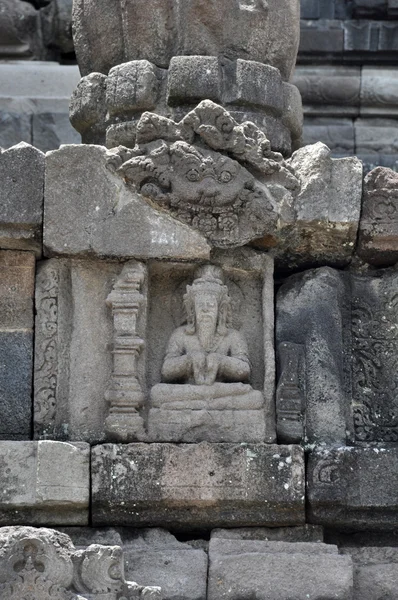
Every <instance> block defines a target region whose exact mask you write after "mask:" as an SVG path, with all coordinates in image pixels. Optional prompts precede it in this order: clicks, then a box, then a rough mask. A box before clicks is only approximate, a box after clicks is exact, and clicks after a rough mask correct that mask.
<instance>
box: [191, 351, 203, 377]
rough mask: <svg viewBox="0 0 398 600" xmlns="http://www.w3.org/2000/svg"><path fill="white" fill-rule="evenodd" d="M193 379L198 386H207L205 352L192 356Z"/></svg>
mask: <svg viewBox="0 0 398 600" xmlns="http://www.w3.org/2000/svg"><path fill="white" fill-rule="evenodd" d="M189 357H190V360H191V364H192V372H193V378H194V381H195V383H196V385H205V384H206V354H205V353H204V352H192V353H191V354H190V355H189Z"/></svg>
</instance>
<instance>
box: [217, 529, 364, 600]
mask: <svg viewBox="0 0 398 600" xmlns="http://www.w3.org/2000/svg"><path fill="white" fill-rule="evenodd" d="M209 561H210V567H209V592H208V598H209V599H210V600H216V599H218V598H231V599H236V600H237V599H239V598H242V597H246V598H247V597H256V598H259V599H264V600H266V599H268V598H274V599H277V600H279V599H280V600H288V599H289V598H291V597H292V596H291V594H292V590H294V597H295V598H297V599H300V600H301V599H302V600H305V599H308V597H310V598H316V599H318V600H321V599H323V598H341V599H344V600H350V599H351V598H352V585H353V569H352V561H351V559H350V557H348V556H339V554H338V550H337V547H336V546H329V545H326V544H322V543H321V544H320V543H316V544H314V543H308V542H307V543H295V544H294V543H287V542H265V541H259V540H255V541H254V540H250V541H249V540H235V539H234V540H227V539H217V538H212V539H211V540H210V546H209Z"/></svg>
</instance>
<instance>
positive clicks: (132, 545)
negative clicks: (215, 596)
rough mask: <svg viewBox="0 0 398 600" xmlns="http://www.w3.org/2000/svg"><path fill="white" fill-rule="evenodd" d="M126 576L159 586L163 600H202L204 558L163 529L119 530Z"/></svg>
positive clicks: (203, 591)
mask: <svg viewBox="0 0 398 600" xmlns="http://www.w3.org/2000/svg"><path fill="white" fill-rule="evenodd" d="M120 531H121V534H122V539H123V550H124V557H125V569H126V577H127V579H130V580H132V581H139V582H140V583H141V585H144V586H152V585H155V582H156V585H158V586H160V587H161V589H162V598H163V600H206V591H207V567H208V557H207V554H206V552H205V551H204V550H203V549H202V548H195V547H193V546H191V545H190V543H189V542H188V543H182V542H179V541H177V540H176V538H175V537H174V536H173V535H171V534H170V533H168V532H167V531H165V530H163V529H153V528H152V529H141V530H135V531H134V530H131V529H127V530H125V529H121V530H120Z"/></svg>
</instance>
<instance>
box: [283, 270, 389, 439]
mask: <svg viewBox="0 0 398 600" xmlns="http://www.w3.org/2000/svg"><path fill="white" fill-rule="evenodd" d="M396 286H397V273H396V271H395V270H394V269H392V270H385V271H382V272H380V271H378V272H375V273H373V272H370V273H368V274H354V273H345V272H341V271H336V270H333V269H330V268H322V269H317V270H311V271H307V272H305V273H303V274H299V275H294V276H292V277H291V278H289V279H288V280H287V281H286V282H285V283H284V284H283V285H282V286H281V288H280V289H279V292H278V297H277V318H276V323H277V331H276V342H277V344H278V345H279V346H281V345H283V344H295V345H297V347H299V348H300V349H301V352H302V355H303V362H301V363H300V362H296V363H295V368H296V373H295V375H294V370H293V369H291V377H292V378H293V377H295V381H294V383H295V387H293V389H291V388H290V389H289V388H288V389H287V391H286V390H283V389H280V386H281V384H283V383H284V382H285V381H286V380H285V379H284V378H283V375H284V372H283V371H282V373H281V371H279V383H278V387H277V403H278V405H277V414H278V411H279V402H280V400H281V399H284V398H286V399H287V400H290V401H291V402H292V398H293V399H294V397H297V396H299V394H302V395H303V396H304V404H305V419H304V420H305V440H306V441H308V442H309V444H318V445H319V444H329V445H335V444H340V445H345V444H346V443H348V444H363V443H373V444H374V443H376V444H381V445H386V446H387V447H388V446H390V445H393V444H395V443H396V441H397V439H398V427H397V423H396V419H395V413H396V396H395V375H394V374H395V372H396V361H397V351H396V347H397V331H396V321H397V305H396V301H395V297H396V293H395V290H396ZM380 357H383V358H382V360H381V359H380ZM287 374H288V372H287ZM287 374H286V377H287ZM294 394H295V396H294ZM288 406H289V405H288ZM283 416H284V418H285V419H290V420H292V422H293V424H297V423H298V422H300V419H299V415H298V414H297V413H294V412H293V411H291V412H290V411H287V414H286V415H283V411H282V417H283ZM278 425H279V423H277V428H278ZM282 439H284V438H282ZM278 440H279V438H278Z"/></svg>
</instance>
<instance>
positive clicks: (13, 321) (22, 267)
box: [0, 251, 35, 440]
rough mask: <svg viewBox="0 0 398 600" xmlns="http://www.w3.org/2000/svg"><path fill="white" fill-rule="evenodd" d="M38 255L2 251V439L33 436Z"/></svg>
mask: <svg viewBox="0 0 398 600" xmlns="http://www.w3.org/2000/svg"><path fill="white" fill-rule="evenodd" d="M34 276H35V259H34V255H33V254H30V253H28V252H11V251H0V282H1V283H0V410H1V415H2V417H1V420H0V439H2V440H19V439H29V438H30V435H31V420H32V406H31V396H32V366H33V365H32V353H33V290H34Z"/></svg>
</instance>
